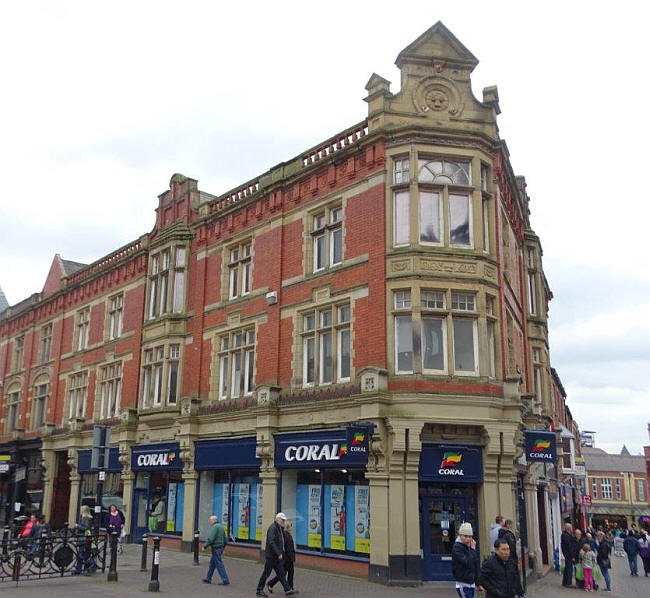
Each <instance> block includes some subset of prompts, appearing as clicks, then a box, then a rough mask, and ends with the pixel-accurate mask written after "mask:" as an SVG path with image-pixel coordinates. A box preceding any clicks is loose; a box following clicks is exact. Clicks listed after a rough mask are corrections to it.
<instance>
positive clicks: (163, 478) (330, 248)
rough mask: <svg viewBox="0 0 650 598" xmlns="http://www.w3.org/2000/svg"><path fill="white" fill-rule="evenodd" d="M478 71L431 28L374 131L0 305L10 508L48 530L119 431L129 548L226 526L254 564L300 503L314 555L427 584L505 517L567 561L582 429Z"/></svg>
mask: <svg viewBox="0 0 650 598" xmlns="http://www.w3.org/2000/svg"><path fill="white" fill-rule="evenodd" d="M477 62H478V61H477V59H476V58H475V57H474V56H473V55H472V54H471V52H469V50H468V49H467V48H465V46H463V44H462V43H461V42H460V41H459V40H458V39H456V38H455V37H454V36H453V34H452V33H451V32H450V31H449V30H447V29H446V28H445V27H444V25H442V24H441V23H437V24H436V25H434V26H433V27H432V28H430V29H429V30H427V31H426V32H425V33H423V34H422V35H421V36H420V37H419V38H418V39H416V40H415V41H414V42H413V43H411V44H410V45H409V46H408V47H406V48H405V49H404V50H402V51H401V52H400V53H399V55H398V57H397V61H396V64H397V66H398V68H399V69H400V71H401V89H400V90H399V91H397V92H395V93H393V92H391V91H390V82H388V81H387V80H386V79H384V78H382V77H381V76H379V75H377V74H373V75H372V76H371V77H370V79H369V81H368V83H367V84H366V90H367V97H366V98H365V100H366V102H367V104H368V115H367V118H365V119H364V120H362V121H361V122H359V123H357V124H355V125H353V126H351V127H349V128H347V129H345V130H343V131H342V132H340V133H338V134H336V135H334V136H333V137H331V138H330V139H328V140H326V141H324V142H323V143H321V144H319V145H317V146H315V147H313V148H311V149H309V150H306V151H305V152H303V153H301V154H300V155H298V156H296V157H294V158H292V159H289V160H288V161H286V162H283V163H281V164H280V165H278V166H276V167H274V168H272V169H271V170H269V171H267V172H264V173H263V174H261V175H260V176H259V177H256V178H254V179H252V180H251V181H248V182H246V183H244V184H242V185H241V186H239V187H238V188H236V189H233V190H231V191H229V192H227V193H225V194H222V195H218V196H217V195H212V194H210V193H207V192H204V191H201V190H200V189H199V188H198V183H197V181H195V180H193V179H191V178H188V177H186V176H183V175H180V174H175V175H174V176H173V177H172V178H171V180H170V183H169V189H168V190H166V191H165V192H164V193H162V194H161V195H160V196H159V202H158V208H157V210H156V222H155V226H154V228H153V230H152V232H151V233H149V234H145V235H143V236H142V237H141V238H139V239H137V240H136V241H134V242H133V243H131V244H129V245H127V246H125V247H122V248H120V249H117V250H116V251H115V252H113V253H111V254H110V255H108V256H105V257H103V258H102V259H100V260H98V261H97V262H95V263H93V264H90V265H84V264H78V263H74V262H70V261H66V260H63V259H61V258H60V256H58V255H57V256H55V258H54V261H53V263H52V267H51V270H50V273H49V275H48V278H47V280H46V282H45V285H44V287H43V290H42V291H41V292H40V293H37V294H34V295H32V296H31V297H30V298H28V299H27V300H25V301H24V302H22V303H20V304H18V305H15V306H11V307H9V308H8V309H6V310H5V311H4V312H3V313H2V314H1V315H0V379H1V380H2V382H3V391H2V421H1V422H0V426H2V427H1V432H0V452H2V453H4V454H7V455H9V459H8V461H9V462H10V464H11V465H10V471H9V472H8V473H6V474H4V476H5V477H4V478H2V482H0V483H2V484H4V485H3V486H2V488H3V496H5V497H7V498H5V504H9V505H10V506H17V507H18V509H17V511H16V512H23V511H25V510H43V511H44V512H45V513H46V514H47V515H48V516H49V517H50V518H51V519H52V521H53V522H54V523H55V524H61V523H63V522H64V521H66V520H68V521H74V520H75V519H76V517H77V513H78V510H79V506H80V505H81V504H91V505H94V502H95V494H96V478H97V474H96V473H95V472H93V471H92V470H91V467H90V447H91V440H92V430H93V427H94V426H96V425H102V426H106V427H110V429H111V440H112V443H113V446H112V447H111V450H110V453H109V460H108V463H107V464H106V467H105V470H106V481H105V489H104V492H105V496H104V506H106V505H107V504H108V503H111V502H115V503H116V504H118V506H120V507H121V508H123V510H124V512H125V514H126V518H127V530H128V532H129V534H130V536H131V537H132V538H134V539H137V538H139V537H140V536H141V535H142V534H143V533H144V532H145V531H147V530H152V529H153V530H155V531H157V532H158V533H161V534H163V536H164V538H165V541H166V542H168V543H174V542H175V543H176V544H177V545H180V546H181V547H184V548H187V547H189V545H190V542H191V540H192V536H193V530H194V529H195V528H196V527H197V526H199V528H200V529H201V533H202V534H203V533H204V532H205V525H206V520H207V516H208V515H209V514H211V513H213V512H214V513H217V514H218V515H220V516H221V517H222V519H223V521H225V522H226V523H227V525H228V527H229V528H230V531H231V533H233V535H234V536H235V537H237V539H238V541H239V542H238V544H239V545H240V546H243V547H249V548H250V550H251V551H256V550H257V547H258V546H259V542H260V540H261V539H262V534H263V530H264V528H265V526H266V525H268V524H269V523H270V522H271V521H272V520H273V516H274V514H275V513H276V512H277V511H278V510H283V511H284V512H286V513H287V514H288V515H289V516H290V517H291V518H292V519H294V520H295V523H296V525H295V530H296V542H297V545H298V547H299V549H300V550H301V551H304V552H305V553H306V554H311V555H312V556H313V557H314V558H315V559H316V558H320V559H321V560H323V559H324V557H327V558H338V557H345V558H346V563H348V566H350V567H351V566H354V567H357V568H358V570H359V571H361V572H363V573H364V574H366V575H367V576H368V577H369V578H370V579H372V580H374V581H378V582H390V583H405V584H409V583H416V582H419V581H420V580H421V579H425V580H429V579H449V578H450V575H451V567H450V560H451V557H450V552H451V546H452V544H453V542H454V539H455V537H456V530H457V529H458V525H459V524H460V523H461V522H462V521H470V522H471V523H472V524H473V526H474V529H475V530H476V535H477V537H478V539H479V545H480V549H481V552H482V554H483V555H486V554H488V552H489V546H487V544H488V542H487V538H488V530H489V525H490V523H491V522H492V521H493V520H494V517H495V515H497V514H501V515H504V516H505V517H507V518H511V519H513V520H515V521H517V522H518V524H519V528H520V533H521V546H522V552H523V559H524V564H525V566H526V568H527V569H530V568H531V567H532V568H534V569H536V570H541V569H543V568H544V567H547V566H551V565H552V562H553V557H552V555H553V553H554V551H555V550H556V549H557V543H558V541H559V533H558V531H559V528H560V525H561V519H562V516H563V515H564V506H563V505H564V504H565V503H564V502H563V500H564V494H563V491H562V487H563V485H564V486H566V483H567V482H566V476H567V474H573V473H574V469H575V468H574V465H575V458H576V452H577V451H579V442H578V443H576V442H574V441H575V439H576V438H579V431H578V428H577V426H576V425H575V423H574V422H573V420H572V419H571V417H570V412H569V411H568V409H567V408H566V404H565V393H564V390H563V389H562V387H561V383H560V382H559V378H558V377H557V374H556V373H555V372H554V370H553V369H552V368H551V365H550V363H551V360H550V351H549V343H548V326H547V316H548V303H549V301H550V299H551V298H552V294H551V292H550V289H549V286H548V283H547V281H546V278H545V276H544V272H543V267H542V250H541V244H540V241H539V239H538V237H537V236H536V235H535V233H534V231H532V229H531V227H530V221H529V213H530V198H529V196H528V194H527V191H526V183H525V180H524V179H523V177H518V176H515V174H514V172H513V170H512V167H511V164H510V161H509V154H508V150H507V147H506V145H505V143H504V141H503V140H501V139H500V137H499V134H498V128H497V123H496V121H497V115H498V114H499V112H500V109H499V98H498V93H497V89H496V88H495V87H489V88H486V89H485V90H484V91H483V97H482V99H481V100H479V99H477V98H475V97H474V95H473V94H472V90H471V80H470V76H471V73H472V71H473V69H474V68H475V66H476V64H477ZM526 431H528V432H529V433H530V434H532V437H531V439H532V440H533V441H535V442H537V441H540V442H542V444H540V445H539V446H548V447H550V448H545V449H544V450H545V453H544V454H546V455H548V457H546V460H547V461H548V462H542V463H540V462H539V460H537V461H532V459H533V458H535V455H532V453H531V452H530V451H528V452H527V451H525V447H524V444H525V443H524V439H525V438H527V436H526V435H525V432H526ZM545 434H546V435H545ZM549 437H551V438H552V443H551V441H550V440H549V441H548V442H549V444H548V445H546V444H545V443H546V442H547V440H546V439H547V438H549ZM540 439H541V440H540ZM565 439H568V442H567V443H565ZM556 442H557V444H558V445H559V446H560V447H561V450H560V458H561V459H562V460H563V461H562V463H561V465H560V466H559V467H558V464H557V461H556V458H557V455H556V453H555V452H554V450H553V447H554V446H555V444H556ZM531 455H532V457H531ZM566 459H568V461H565V460H566ZM23 467H24V468H25V472H26V477H25V478H23V477H21V476H22V475H23V474H22V473H20V472H21V471H22V469H21V468H23ZM560 470H561V471H560ZM29 472H31V473H29ZM30 476H31V477H30ZM573 484H575V482H573ZM569 486H570V487H571V488H572V491H573V489H574V488H575V486H572V485H571V484H569ZM576 496H579V494H578V495H572V497H571V498H572V501H573V502H571V503H570V504H571V505H572V506H574V505H575V501H576V500H578V504H579V499H578V498H576ZM9 497H11V498H9ZM161 501H162V505H163V507H164V508H163V513H164V514H163V515H162V516H161V517H159V518H157V519H153V520H152V519H151V517H150V514H151V511H152V508H153V507H154V505H158V504H159V503H160V502H161ZM11 510H12V509H8V510H7V509H6V510H5V518H6V519H9V518H10V517H11V516H12V515H13V514H14V513H12V512H10V511H11ZM571 516H575V510H573V511H571ZM321 565H322V563H321Z"/></svg>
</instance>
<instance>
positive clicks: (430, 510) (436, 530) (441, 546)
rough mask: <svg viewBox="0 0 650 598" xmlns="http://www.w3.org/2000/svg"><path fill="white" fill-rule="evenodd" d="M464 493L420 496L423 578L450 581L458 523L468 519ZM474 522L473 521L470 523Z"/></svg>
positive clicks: (425, 579)
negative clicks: (452, 554)
mask: <svg viewBox="0 0 650 598" xmlns="http://www.w3.org/2000/svg"><path fill="white" fill-rule="evenodd" d="M467 506H468V505H467V497H466V496H464V495H460V494H459V495H455V496H449V495H438V496H429V495H426V494H424V495H423V494H422V493H421V496H420V528H421V544H422V579H423V580H424V581H451V580H452V579H453V576H452V572H451V549H452V547H453V545H454V542H455V541H456V535H457V533H458V528H459V527H460V524H461V523H463V522H464V521H469V520H470V514H469V512H468V508H467ZM473 525H475V523H473Z"/></svg>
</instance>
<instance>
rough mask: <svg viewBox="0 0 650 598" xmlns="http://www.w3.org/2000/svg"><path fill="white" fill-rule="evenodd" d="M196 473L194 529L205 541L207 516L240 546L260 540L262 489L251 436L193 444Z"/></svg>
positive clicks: (261, 528) (258, 464)
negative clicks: (215, 521) (196, 500)
mask: <svg viewBox="0 0 650 598" xmlns="http://www.w3.org/2000/svg"><path fill="white" fill-rule="evenodd" d="M194 464H195V469H196V470H197V471H198V472H199V486H198V510H197V521H196V527H197V529H198V530H199V533H200V537H201V538H202V539H205V537H206V535H207V529H208V523H207V520H208V517H210V515H213V514H214V515H217V517H219V521H220V522H221V523H223V524H224V525H225V526H226V528H227V529H228V532H229V533H230V534H231V535H232V536H233V537H234V538H236V540H237V541H238V543H240V544H242V543H243V544H246V543H251V544H259V543H260V541H261V540H262V537H263V533H264V530H263V517H262V514H263V510H262V505H263V500H264V487H263V486H262V483H261V480H260V477H259V472H260V460H259V458H258V457H257V456H256V439H255V437H246V438H229V439H224V440H219V439H215V440H200V441H197V442H196V443H195V457H194Z"/></svg>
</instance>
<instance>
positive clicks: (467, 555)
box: [451, 523, 480, 598]
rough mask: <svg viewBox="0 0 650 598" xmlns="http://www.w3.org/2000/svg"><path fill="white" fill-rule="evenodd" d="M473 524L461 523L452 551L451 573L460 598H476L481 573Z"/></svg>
mask: <svg viewBox="0 0 650 598" xmlns="http://www.w3.org/2000/svg"><path fill="white" fill-rule="evenodd" d="M473 536H474V530H472V524H471V523H461V525H460V527H459V528H458V538H456V541H455V542H454V546H453V547H452V549H451V571H452V573H453V576H454V581H455V582H456V593H457V594H458V596H460V598H474V593H475V591H476V582H477V581H478V574H479V571H480V567H479V562H478V555H477V554H476V540H474V538H473Z"/></svg>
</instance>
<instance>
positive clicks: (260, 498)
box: [255, 484, 264, 542]
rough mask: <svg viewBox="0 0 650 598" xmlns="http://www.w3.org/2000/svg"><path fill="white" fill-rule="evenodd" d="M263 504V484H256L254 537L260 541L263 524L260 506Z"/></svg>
mask: <svg viewBox="0 0 650 598" xmlns="http://www.w3.org/2000/svg"><path fill="white" fill-rule="evenodd" d="M263 506H264V486H263V485H262V484H257V508H256V509H255V539H256V540H259V541H260V542H261V541H262V532H263V531H264V530H263V527H262V526H263V525H264V513H263V512H262V508H263Z"/></svg>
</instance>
